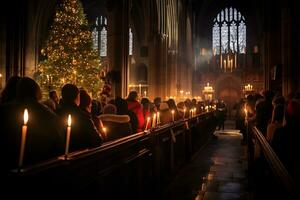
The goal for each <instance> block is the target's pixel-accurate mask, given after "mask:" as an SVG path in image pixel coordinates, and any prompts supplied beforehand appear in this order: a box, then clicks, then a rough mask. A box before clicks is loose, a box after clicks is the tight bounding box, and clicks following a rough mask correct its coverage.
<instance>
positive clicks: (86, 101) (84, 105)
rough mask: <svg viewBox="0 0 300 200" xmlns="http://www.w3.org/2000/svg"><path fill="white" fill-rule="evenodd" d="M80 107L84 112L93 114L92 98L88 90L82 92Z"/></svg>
mask: <svg viewBox="0 0 300 200" xmlns="http://www.w3.org/2000/svg"><path fill="white" fill-rule="evenodd" d="M79 107H80V108H81V109H82V110H85V111H87V112H89V113H90V112H91V109H92V98H91V97H90V95H89V94H88V93H87V91H86V90H80V104H79Z"/></svg>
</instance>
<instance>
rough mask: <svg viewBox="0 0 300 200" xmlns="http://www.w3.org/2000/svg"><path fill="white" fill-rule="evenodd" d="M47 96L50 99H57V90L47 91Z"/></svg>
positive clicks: (56, 100)
mask: <svg viewBox="0 0 300 200" xmlns="http://www.w3.org/2000/svg"><path fill="white" fill-rule="evenodd" d="M49 98H50V99H52V100H53V101H55V102H58V101H59V99H58V95H57V92H56V91H55V90H52V91H50V92H49Z"/></svg>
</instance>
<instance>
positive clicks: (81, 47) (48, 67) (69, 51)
mask: <svg viewBox="0 0 300 200" xmlns="http://www.w3.org/2000/svg"><path fill="white" fill-rule="evenodd" d="M41 54H42V55H43V56H44V58H45V59H44V60H43V61H41V62H40V63H39V73H40V76H39V80H38V82H39V84H40V85H41V87H42V89H43V91H48V90H50V89H55V90H57V89H60V88H61V87H62V86H63V85H64V84H65V83H73V84H76V85H77V86H78V87H83V88H84V89H86V90H87V91H88V92H89V93H92V94H93V96H96V95H98V94H99V93H100V90H101V87H102V80H101V79H100V77H99V76H100V71H101V66H100V58H99V54H98V52H97V51H96V50H94V49H93V40H92V34H91V31H90V28H89V26H88V22H87V20H86V18H85V15H84V12H83V7H82V4H81V3H80V2H79V0H61V2H60V4H59V5H58V6H57V8H56V11H55V16H54V21H53V24H52V26H51V28H50V31H49V35H48V38H47V40H46V43H45V46H44V48H42V50H41Z"/></svg>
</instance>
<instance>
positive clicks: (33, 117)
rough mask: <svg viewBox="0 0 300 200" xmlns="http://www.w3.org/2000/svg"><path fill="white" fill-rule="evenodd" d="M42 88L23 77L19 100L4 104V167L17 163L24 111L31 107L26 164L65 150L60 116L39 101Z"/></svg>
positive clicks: (0, 116)
mask: <svg viewBox="0 0 300 200" xmlns="http://www.w3.org/2000/svg"><path fill="white" fill-rule="evenodd" d="M40 99H41V90H40V87H39V85H38V84H37V83H36V82H35V81H34V80H32V79H31V78H28V77H24V78H22V79H20V80H19V81H18V83H17V87H16V101H15V102H9V103H6V104H3V105H1V107H0V129H1V140H0V146H1V150H0V152H1V159H2V164H1V166H2V167H5V168H6V169H11V168H15V167H17V164H18V159H19V154H20V144H21V130H22V125H23V123H24V120H23V113H24V110H25V108H26V109H27V110H28V114H29V120H28V123H27V137H26V143H25V153H24V165H27V164H33V163H36V162H39V161H43V160H46V159H50V158H53V157H55V156H58V155H62V153H63V139H62V137H61V129H59V126H58V124H59V123H58V116H57V115H56V114H55V113H54V112H52V111H51V110H49V109H48V108H46V107H45V106H44V105H42V104H41V103H39V100H40Z"/></svg>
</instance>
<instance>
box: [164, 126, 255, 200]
mask: <svg viewBox="0 0 300 200" xmlns="http://www.w3.org/2000/svg"><path fill="white" fill-rule="evenodd" d="M214 134H215V135H216V136H217V137H215V138H214V139H212V140H210V141H209V143H208V144H207V145H206V147H205V148H204V149H202V150H201V152H199V154H198V155H197V156H196V158H195V159H194V160H193V161H192V162H191V163H189V164H188V165H187V166H186V167H184V168H183V169H182V170H181V172H180V173H179V174H178V175H177V176H176V178H175V179H174V180H173V181H172V183H171V185H170V187H169V188H168V191H167V192H166V196H165V198H164V199H172V200H177V199H178V200H179V199H180V200H192V199H194V200H229V199H230V200H237V199H240V200H247V199H249V198H248V193H247V177H246V170H247V161H246V149H245V146H243V145H241V139H242V136H241V134H240V133H239V131H238V130H234V122H233V121H226V123H225V130H221V131H216V132H215V133H214Z"/></svg>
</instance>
